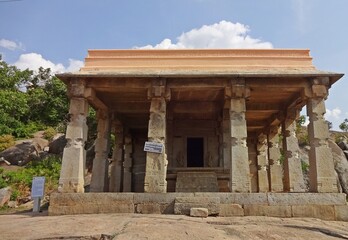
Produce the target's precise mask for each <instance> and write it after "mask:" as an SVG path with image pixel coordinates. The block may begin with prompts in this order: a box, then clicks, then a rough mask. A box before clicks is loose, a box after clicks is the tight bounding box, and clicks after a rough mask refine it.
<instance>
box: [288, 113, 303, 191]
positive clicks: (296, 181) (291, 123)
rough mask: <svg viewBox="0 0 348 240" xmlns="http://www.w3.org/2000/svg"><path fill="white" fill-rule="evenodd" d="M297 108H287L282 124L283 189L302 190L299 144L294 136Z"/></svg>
mask: <svg viewBox="0 0 348 240" xmlns="http://www.w3.org/2000/svg"><path fill="white" fill-rule="evenodd" d="M297 117H298V111H297V110H288V112H287V116H286V119H285V120H284V121H283V124H282V131H283V151H284V191H288V192H304V191H305V189H306V187H305V183H304V178H303V173H302V165H301V159H300V158H299V152H300V149H299V146H298V140H297V138H296V119H297Z"/></svg>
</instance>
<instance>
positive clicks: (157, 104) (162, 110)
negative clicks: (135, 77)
mask: <svg viewBox="0 0 348 240" xmlns="http://www.w3.org/2000/svg"><path fill="white" fill-rule="evenodd" d="M148 95H149V99H151V106H150V119H149V128H148V141H149V142H155V143H159V144H162V145H163V152H162V153H153V152H147V153H146V170H145V171H146V172H145V180H144V192H154V193H156V192H157V193H165V192H167V180H166V177H167V165H168V161H167V154H166V135H167V134H166V130H167V129H166V110H167V103H166V99H167V100H168V99H169V98H170V92H169V90H168V89H166V81H165V79H154V80H153V82H152V87H151V88H150V89H149V92H148Z"/></svg>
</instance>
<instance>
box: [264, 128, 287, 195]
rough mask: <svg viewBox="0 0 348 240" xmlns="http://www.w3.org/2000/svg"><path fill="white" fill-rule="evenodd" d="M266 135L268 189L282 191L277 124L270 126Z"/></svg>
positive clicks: (281, 169) (281, 168)
mask: <svg viewBox="0 0 348 240" xmlns="http://www.w3.org/2000/svg"><path fill="white" fill-rule="evenodd" d="M267 137H268V163H269V179H270V191H271V192H282V191H283V190H284V188H283V166H282V164H281V163H280V158H281V152H280V148H279V126H271V127H270V129H269V133H268V136H267Z"/></svg>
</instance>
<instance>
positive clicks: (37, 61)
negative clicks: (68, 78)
mask: <svg viewBox="0 0 348 240" xmlns="http://www.w3.org/2000/svg"><path fill="white" fill-rule="evenodd" d="M13 65H15V66H16V67H18V68H19V69H22V70H24V69H27V68H29V69H30V70H38V69H39V68H40V67H43V68H50V69H51V71H52V72H53V73H61V72H74V71H78V70H79V69H80V67H82V66H83V62H82V61H79V60H75V59H69V65H68V67H65V66H64V65H63V64H62V63H57V64H56V63H53V62H51V61H50V60H47V59H45V58H44V57H43V56H42V55H41V54H38V53H26V54H21V55H20V56H19V59H18V60H17V61H16V62H15V63H14V64H13Z"/></svg>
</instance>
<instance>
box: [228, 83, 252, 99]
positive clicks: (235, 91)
mask: <svg viewBox="0 0 348 240" xmlns="http://www.w3.org/2000/svg"><path fill="white" fill-rule="evenodd" d="M248 97H250V88H249V87H247V86H246V85H245V79H244V78H238V79H231V82H230V85H229V86H226V87H225V99H231V98H248Z"/></svg>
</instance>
